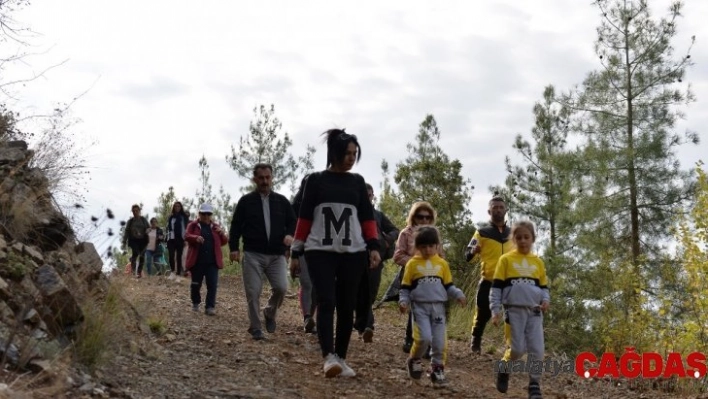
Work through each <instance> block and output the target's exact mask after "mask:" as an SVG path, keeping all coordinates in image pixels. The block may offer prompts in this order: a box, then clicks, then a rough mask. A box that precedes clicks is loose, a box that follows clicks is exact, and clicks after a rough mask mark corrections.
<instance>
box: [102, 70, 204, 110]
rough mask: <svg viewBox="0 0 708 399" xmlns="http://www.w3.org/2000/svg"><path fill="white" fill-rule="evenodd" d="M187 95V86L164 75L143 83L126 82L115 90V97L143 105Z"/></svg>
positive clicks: (152, 77) (188, 89)
mask: <svg viewBox="0 0 708 399" xmlns="http://www.w3.org/2000/svg"><path fill="white" fill-rule="evenodd" d="M189 93H190V88H189V86H188V85H187V84H185V83H182V82H179V81H177V80H176V79H174V78H170V77H167V76H164V75H159V76H151V77H150V78H149V79H147V81H143V82H136V81H128V82H126V83H123V84H121V85H120V86H119V87H118V88H117V89H115V95H117V96H120V97H127V98H128V99H129V100H131V101H136V102H143V103H156V102H159V101H162V100H166V99H174V98H175V97H181V96H187V95H189Z"/></svg>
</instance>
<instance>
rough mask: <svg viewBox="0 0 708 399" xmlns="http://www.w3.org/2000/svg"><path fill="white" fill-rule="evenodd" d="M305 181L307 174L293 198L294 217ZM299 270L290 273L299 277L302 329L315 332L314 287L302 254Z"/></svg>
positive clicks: (297, 212)
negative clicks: (295, 272)
mask: <svg viewBox="0 0 708 399" xmlns="http://www.w3.org/2000/svg"><path fill="white" fill-rule="evenodd" d="M306 181H307V176H305V177H304V178H303V179H302V181H301V182H300V189H299V190H298V191H297V193H296V194H295V198H293V211H294V212H295V217H297V216H298V215H299V214H300V205H302V194H303V190H304V189H305V182H306ZM299 263H300V271H299V273H297V274H294V275H293V274H291V277H292V278H293V279H295V278H299V279H300V291H299V296H300V312H301V313H302V317H303V330H304V331H305V332H306V333H308V334H314V333H317V330H316V328H315V327H316V325H317V323H316V322H315V312H316V310H317V303H316V301H317V299H316V295H317V294H316V293H315V289H314V288H313V287H312V279H311V278H310V273H309V271H308V270H307V261H306V260H305V257H304V256H301V257H300V259H299Z"/></svg>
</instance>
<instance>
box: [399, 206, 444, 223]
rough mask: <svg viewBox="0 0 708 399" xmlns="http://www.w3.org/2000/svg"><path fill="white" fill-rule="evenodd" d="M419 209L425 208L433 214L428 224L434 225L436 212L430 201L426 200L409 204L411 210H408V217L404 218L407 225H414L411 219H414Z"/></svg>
mask: <svg viewBox="0 0 708 399" xmlns="http://www.w3.org/2000/svg"><path fill="white" fill-rule="evenodd" d="M421 209H425V210H426V211H428V212H430V214H431V215H432V216H433V219H432V220H431V221H430V225H431V226H434V225H435V222H436V221H437V220H438V214H437V213H436V212H435V209H434V208H433V206H432V205H430V203H429V202H427V201H418V202H415V203H413V205H411V210H410V212H408V219H406V223H408V226H413V225H414V222H413V221H414V220H415V214H416V213H417V212H418V211H419V210H421Z"/></svg>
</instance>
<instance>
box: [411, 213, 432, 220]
mask: <svg viewBox="0 0 708 399" xmlns="http://www.w3.org/2000/svg"><path fill="white" fill-rule="evenodd" d="M415 218H416V219H420V220H433V215H420V214H416V215H415Z"/></svg>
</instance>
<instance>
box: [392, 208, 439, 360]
mask: <svg viewBox="0 0 708 399" xmlns="http://www.w3.org/2000/svg"><path fill="white" fill-rule="evenodd" d="M436 220H437V213H436V212H435V209H434V208H433V206H432V205H430V203H428V202H425V201H418V202H416V203H414V204H413V205H412V206H411V210H410V211H409V212H408V219H407V223H406V227H405V228H404V229H403V230H401V234H400V235H399V236H398V242H397V243H396V252H394V253H393V261H394V262H395V263H396V264H397V265H399V266H401V271H400V272H399V274H398V277H397V278H398V279H400V278H401V277H402V276H403V273H404V272H405V267H406V263H408V261H409V260H410V259H411V258H412V257H413V256H414V255H415V253H416V249H415V234H416V232H417V231H418V229H419V228H420V227H423V226H427V227H433V228H435V221H436ZM435 229H436V230H437V228H435ZM438 236H440V232H439V231H438ZM437 253H438V254H439V255H440V256H441V257H445V252H444V251H443V246H442V243H439V244H438V246H437ZM411 346H413V320H412V316H411V313H408V324H407V325H406V338H405V341H404V343H403V351H404V352H406V353H409V352H410V351H411Z"/></svg>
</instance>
